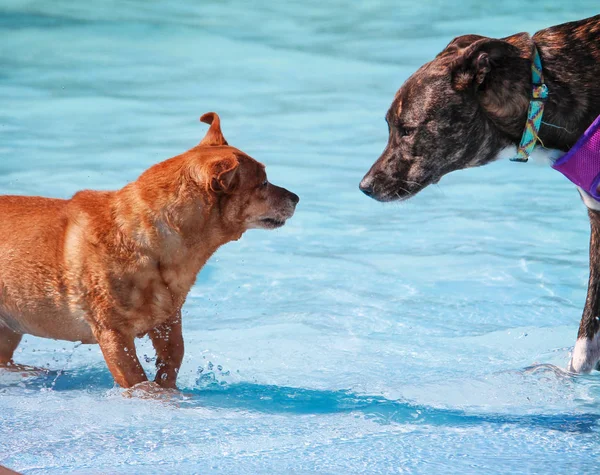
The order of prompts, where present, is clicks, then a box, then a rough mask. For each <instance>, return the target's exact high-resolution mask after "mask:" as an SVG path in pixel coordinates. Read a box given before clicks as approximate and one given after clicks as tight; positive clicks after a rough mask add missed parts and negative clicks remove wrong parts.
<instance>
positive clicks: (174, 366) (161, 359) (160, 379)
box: [150, 313, 184, 388]
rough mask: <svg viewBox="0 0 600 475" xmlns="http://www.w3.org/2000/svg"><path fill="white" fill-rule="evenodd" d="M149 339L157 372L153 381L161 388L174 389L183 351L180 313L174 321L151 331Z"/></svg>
mask: <svg viewBox="0 0 600 475" xmlns="http://www.w3.org/2000/svg"><path fill="white" fill-rule="evenodd" d="M150 339H151V340H152V344H153V345H154V349H155V350H156V368H157V370H158V371H157V373H156V378H155V379H154V381H155V382H156V383H157V384H159V385H160V386H162V387H163V388H175V387H176V384H175V383H176V382H177V373H178V372H179V367H180V366H181V361H182V360H183V351H184V349H183V336H182V334H181V313H179V314H178V315H177V317H176V318H175V319H174V320H172V321H170V322H167V323H165V324H164V325H160V326H159V327H156V328H155V329H154V330H152V331H151V332H150Z"/></svg>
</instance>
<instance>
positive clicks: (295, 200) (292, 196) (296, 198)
mask: <svg viewBox="0 0 600 475" xmlns="http://www.w3.org/2000/svg"><path fill="white" fill-rule="evenodd" d="M286 191H287V190H286ZM288 193H289V198H290V201H291V202H292V203H293V204H294V206H296V205H297V204H298V202H299V201H300V197H299V196H298V195H297V194H296V193H292V192H291V191H288Z"/></svg>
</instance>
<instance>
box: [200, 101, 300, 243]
mask: <svg viewBox="0 0 600 475" xmlns="http://www.w3.org/2000/svg"><path fill="white" fill-rule="evenodd" d="M200 120H201V121H203V122H206V123H208V124H210V128H209V130H208V132H207V133H206V136H205V137H204V139H202V141H201V142H200V144H199V146H198V147H196V148H195V149H193V151H194V152H195V156H194V159H195V160H197V161H199V162H200V163H201V167H200V170H201V171H200V175H201V179H200V181H201V182H202V183H204V184H205V186H206V188H207V189H208V191H209V193H210V195H211V196H212V197H213V198H214V203H215V209H216V210H217V211H218V217H219V220H220V221H221V224H222V225H224V226H225V227H226V228H230V229H235V230H237V231H239V232H243V231H245V230H246V229H251V228H264V229H274V228H278V227H281V226H283V225H284V224H285V222H286V220H288V219H289V218H291V217H292V215H293V214H294V210H295V209H296V205H297V204H298V201H299V200H300V198H298V195H296V194H295V193H292V192H291V191H288V190H286V189H285V188H281V187H279V186H276V185H273V184H272V183H270V182H269V181H268V180H267V174H266V173H265V166H264V165H263V164H262V163H260V162H257V161H256V160H254V159H253V158H252V157H250V156H248V155H247V154H245V153H244V152H242V151H241V150H238V149H237V148H235V147H231V146H229V144H228V143H227V141H226V140H225V137H224V136H223V133H222V132H221V125H220V120H219V116H218V115H217V114H216V113H214V112H208V113H206V114H204V115H203V116H202V117H201V118H200Z"/></svg>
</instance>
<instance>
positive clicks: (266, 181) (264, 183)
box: [260, 180, 269, 188]
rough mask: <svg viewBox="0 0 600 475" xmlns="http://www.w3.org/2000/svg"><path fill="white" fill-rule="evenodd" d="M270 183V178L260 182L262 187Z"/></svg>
mask: <svg viewBox="0 0 600 475" xmlns="http://www.w3.org/2000/svg"><path fill="white" fill-rule="evenodd" d="M268 184H269V180H265V181H263V182H262V183H261V184H260V187H261V188H264V187H266V186H267V185H268Z"/></svg>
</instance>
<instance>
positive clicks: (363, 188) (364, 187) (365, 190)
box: [358, 181, 374, 196]
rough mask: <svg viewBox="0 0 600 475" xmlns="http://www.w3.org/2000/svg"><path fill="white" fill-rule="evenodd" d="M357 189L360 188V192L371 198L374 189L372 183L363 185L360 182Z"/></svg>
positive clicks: (363, 183)
mask: <svg viewBox="0 0 600 475" xmlns="http://www.w3.org/2000/svg"><path fill="white" fill-rule="evenodd" d="M358 187H359V188H360V191H362V192H363V193H364V194H365V195H367V196H371V195H372V194H373V191H374V189H373V184H372V183H365V182H364V181H362V182H361V183H360V185H359V186H358Z"/></svg>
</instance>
